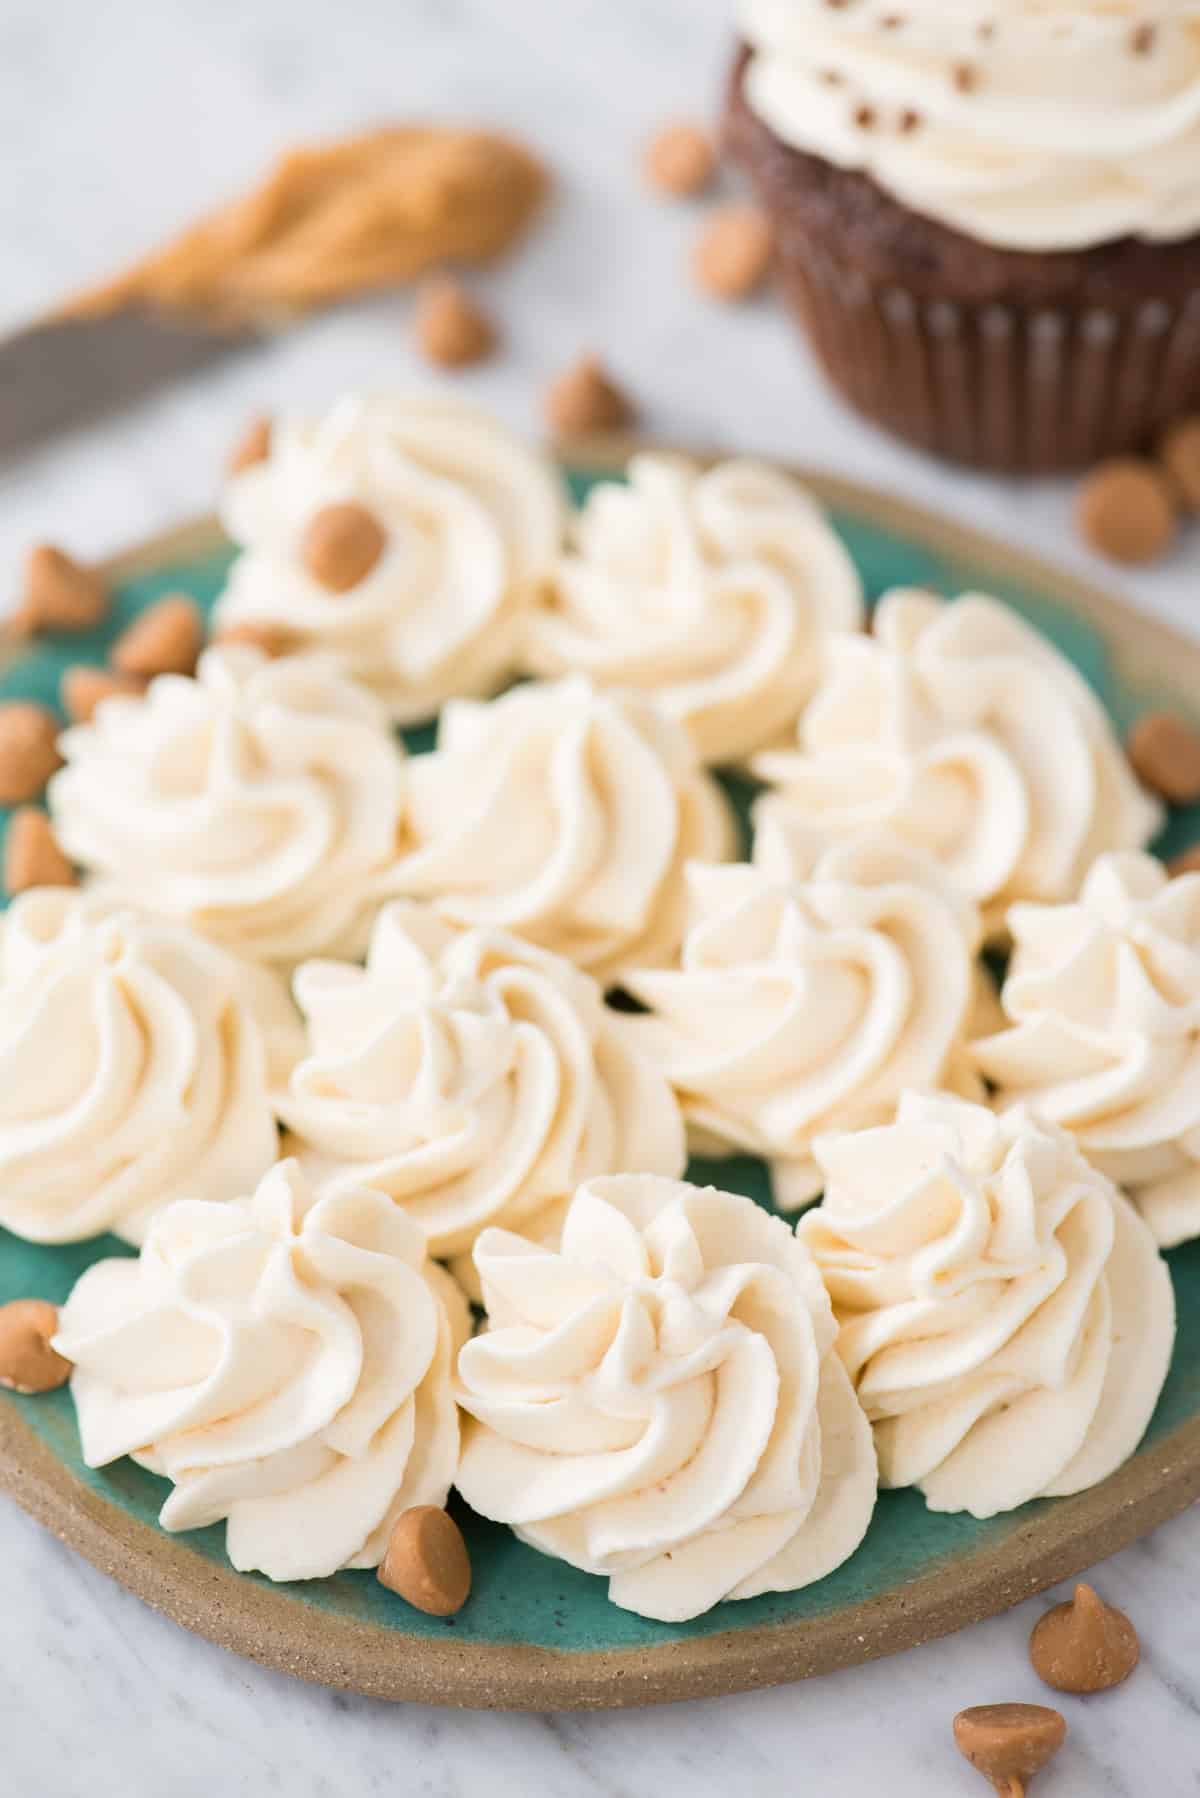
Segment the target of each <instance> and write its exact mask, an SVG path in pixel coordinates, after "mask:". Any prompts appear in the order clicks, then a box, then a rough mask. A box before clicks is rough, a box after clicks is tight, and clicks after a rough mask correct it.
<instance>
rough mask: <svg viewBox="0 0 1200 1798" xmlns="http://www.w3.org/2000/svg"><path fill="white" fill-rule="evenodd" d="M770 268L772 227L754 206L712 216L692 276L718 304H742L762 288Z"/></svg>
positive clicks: (723, 209) (730, 208)
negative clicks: (723, 302)
mask: <svg viewBox="0 0 1200 1798" xmlns="http://www.w3.org/2000/svg"><path fill="white" fill-rule="evenodd" d="M770 265H771V227H770V225H769V224H768V223H767V219H766V215H765V213H762V212H760V211H759V209H758V208H757V207H756V206H723V207H721V209H720V210H719V211H718V212H714V213H713V215H712V217H711V218H710V219H709V221H708V223H707V225H706V226H705V228H704V231H703V233H702V234H701V237H700V240H699V242H698V243H697V245H696V248H695V251H694V253H693V256H692V272H693V273H694V275H695V277H696V280H697V282H698V283H699V285H700V286H701V287H702V288H703V289H704V291H705V293H709V294H712V295H713V296H714V298H716V299H718V300H744V299H746V298H748V296H749V295H750V294H752V293H753V292H754V291H755V289H756V288H757V287H760V286H761V285H762V282H763V279H764V278H765V276H766V273H767V270H768V268H769V267H770Z"/></svg>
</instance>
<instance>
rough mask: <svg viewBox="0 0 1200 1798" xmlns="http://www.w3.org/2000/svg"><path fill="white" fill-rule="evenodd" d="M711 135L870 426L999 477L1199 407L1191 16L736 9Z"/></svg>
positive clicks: (1149, 11) (967, 3)
mask: <svg viewBox="0 0 1200 1798" xmlns="http://www.w3.org/2000/svg"><path fill="white" fill-rule="evenodd" d="M740 22H741V29H742V34H743V39H744V43H743V46H742V49H741V51H740V53H739V56H738V60H737V64H736V67H735V70H734V74H733V80H732V84H731V89H730V95H729V105H728V116H727V136H728V141H729V144H730V147H731V149H732V150H733V152H734V154H735V155H736V157H737V158H738V159H739V160H740V162H741V163H742V164H743V165H744V167H745V168H746V170H747V172H748V173H749V176H750V178H751V180H752V181H753V183H754V185H755V187H756V188H757V189H758V192H759V194H760V196H761V199H762V201H763V203H764V205H765V207H766V208H767V211H768V213H769V215H770V217H771V220H772V223H773V226H774V231H775V238H776V256H777V266H778V271H779V275H780V279H781V281H782V284H783V287H784V291H785V293H786V295H787V298H788V300H789V302H790V304H791V305H792V306H793V307H794V309H795V311H796V312H797V314H798V315H799V317H800V319H801V320H802V322H803V324H804V325H805V327H806V328H807V330H808V332H809V334H810V336H811V338H812V340H813V343H814V345H815V347H816V350H817V353H818V355H819V356H820V358H821V360H822V362H823V363H824V365H825V368H826V370H827V371H828V373H829V375H830V377H831V379H832V380H833V381H834V383H835V384H836V385H837V386H838V387H839V388H840V389H841V390H842V391H843V392H844V393H845V395H846V396H847V398H848V399H849V400H850V401H851V402H852V403H853V404H854V405H855V406H856V407H857V408H858V409H859V410H860V411H861V412H863V413H865V414H866V415H867V416H868V417H869V418H872V419H874V420H875V421H876V422H877V423H879V424H882V425H885V426H886V427H887V428H889V429H890V430H892V431H895V432H896V433H897V434H898V435H900V436H902V437H906V438H908V439H909V440H910V441H912V442H914V443H917V444H919V445H920V446H921V447H922V448H924V449H928V450H931V451H933V452H934V453H936V454H938V455H943V456H948V457H951V458H953V459H954V460H956V461H962V462H969V463H974V464H976V465H978V466H980V467H985V468H993V469H1002V470H1009V471H1021V470H1033V469H1062V468H1071V467H1077V466H1083V465H1086V464H1087V463H1090V462H1093V461H1096V460H1098V459H1100V458H1101V457H1103V456H1108V455H1113V454H1119V453H1121V452H1123V451H1127V450H1131V449H1136V448H1139V447H1141V446H1142V445H1144V444H1145V443H1147V442H1149V441H1150V440H1151V439H1152V438H1153V437H1154V435H1155V433H1156V432H1157V431H1159V430H1160V429H1161V428H1162V426H1163V425H1164V424H1165V423H1167V422H1168V421H1169V420H1170V419H1172V418H1174V417H1177V416H1178V415H1179V414H1180V413H1181V412H1182V411H1184V410H1186V409H1187V408H1189V407H1192V406H1195V405H1196V404H1197V402H1198V401H1200V3H1194V0H1122V3H1119V4H1118V3H1116V0H1108V3H1107V4H1106V3H1104V0H956V4H955V5H954V6H948V5H947V4H946V3H945V0H741V6H740Z"/></svg>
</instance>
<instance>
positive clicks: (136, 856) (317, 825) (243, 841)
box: [49, 645, 405, 963]
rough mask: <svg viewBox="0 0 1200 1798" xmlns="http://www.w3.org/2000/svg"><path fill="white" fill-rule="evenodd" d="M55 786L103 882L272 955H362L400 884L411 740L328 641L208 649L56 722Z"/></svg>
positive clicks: (61, 828)
mask: <svg viewBox="0 0 1200 1798" xmlns="http://www.w3.org/2000/svg"><path fill="white" fill-rule="evenodd" d="M59 744H60V748H61V750H62V753H63V755H64V756H65V757H66V761H67V766H66V768H64V769H63V770H62V771H61V773H60V774H59V775H58V776H56V778H55V779H54V781H53V782H52V783H51V791H50V793H49V803H50V810H51V815H52V817H53V819H54V824H55V828H56V830H57V833H58V837H59V840H60V842H61V844H62V847H63V849H64V850H65V851H66V853H67V854H68V855H69V856H70V857H71V858H72V859H73V860H74V861H76V862H78V863H79V864H80V865H81V866H82V867H83V868H84V869H85V870H86V872H87V873H88V874H89V876H90V877H91V878H92V879H93V881H97V882H100V883H102V884H103V885H104V887H105V888H106V889H110V890H112V891H115V892H117V893H120V894H122V895H126V896H129V897H132V898H133V899H135V900H136V901H137V902H138V903H139V904H142V905H145V906H147V907H149V908H151V909H152V910H154V911H157V912H162V913H165V914H166V915H167V916H170V917H173V918H178V919H179V920H181V921H182V922H185V923H188V924H190V925H192V926H193V928H194V929H196V930H198V931H199V932H200V933H201V935H203V936H207V937H211V938H212V939H213V940H214V941H217V942H220V943H223V944H225V945H226V946H227V947H229V948H232V949H235V950H238V951H239V952H241V953H243V954H245V955H249V956H253V957H255V958H257V959H259V960H263V961H272V962H280V963H287V962H295V961H299V960H301V959H302V958H304V957H307V956H310V955H347V956H355V955H361V954H362V952H363V950H364V949H365V947H366V943H367V938H368V936H369V934H370V928H371V923H372V921H373V919H374V916H375V913H376V912H377V911H378V909H379V906H380V904H381V903H382V902H383V900H384V899H385V898H386V897H387V896H388V893H389V891H390V890H391V887H390V884H389V883H390V880H391V875H392V870H393V868H394V865H395V861H396V853H397V843H398V833H399V828H400V816H401V810H402V807H403V803H404V790H405V763H404V754H403V750H402V749H401V747H400V745H399V744H398V742H397V741H396V740H395V738H394V737H393V735H392V733H391V730H390V729H389V726H388V720H387V716H386V714H385V712H384V710H383V708H382V707H381V706H380V704H379V702H378V701H377V700H376V699H375V698H374V697H373V696H372V695H371V694H370V693H368V692H367V691H366V690H365V689H364V688H362V687H360V686H358V685H356V684H355V683H354V682H352V681H350V680H347V679H346V678H345V677H344V676H343V675H341V674H339V672H338V670H337V668H336V666H334V665H333V664H332V663H330V662H329V661H328V660H326V659H325V658H322V657H314V656H307V657H303V656H297V657H291V658H286V659H284V660H282V661H276V662H272V661H269V660H268V659H267V658H266V657H265V656H264V655H263V654H262V653H261V652H260V651H258V650H255V649H251V648H248V647H246V646H244V645H236V646H230V647H229V648H215V649H210V650H208V651H207V652H206V653H205V654H204V655H203V656H202V657H201V660H200V665H199V668H198V670H197V673H196V677H195V679H194V680H193V679H188V678H186V677H183V676H178V675H163V676H160V677H159V679H157V680H155V681H152V682H151V684H150V687H149V688H148V690H147V692H146V694H145V697H144V698H129V699H123V698H120V697H116V698H112V699H109V700H107V701H106V702H105V704H104V705H103V706H101V707H100V708H99V710H98V711H97V713H96V715H95V717H94V719H93V720H92V722H91V723H90V724H89V725H86V726H77V727H76V728H75V729H73V730H69V731H67V732H66V733H65V735H64V736H62V737H61V738H60V739H59Z"/></svg>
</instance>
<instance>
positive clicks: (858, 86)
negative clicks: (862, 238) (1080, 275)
mask: <svg viewBox="0 0 1200 1798" xmlns="http://www.w3.org/2000/svg"><path fill="white" fill-rule="evenodd" d="M739 18H740V23H741V28H742V33H743V35H744V37H745V38H746V39H747V41H748V42H749V44H750V46H751V60H750V63H749V65H748V68H747V72H746V92H747V96H748V98H749V101H750V105H751V106H752V107H753V109H754V111H755V112H756V113H757V114H758V115H759V117H760V118H762V119H763V120H764V122H765V123H766V124H768V125H769V126H770V127H771V129H772V130H773V131H774V132H775V134H776V135H777V136H778V137H781V138H782V139H783V140H784V141H785V142H786V143H789V144H791V145H793V146H794V147H795V148H797V149H799V150H804V151H808V152H810V153H811V154H813V155H816V156H820V157H823V158H824V159H825V161H827V162H832V163H835V164H837V165H838V166H839V167H842V168H849V169H860V170H864V171H865V172H866V173H867V174H869V175H871V176H872V177H873V178H874V179H875V180H876V181H877V182H878V183H879V185H880V186H881V187H883V188H885V189H886V190H887V192H888V193H890V194H892V195H893V196H894V197H895V198H896V199H898V200H900V201H902V202H903V203H904V204H905V205H907V206H910V207H912V208H913V210H914V211H916V212H920V213H924V214H925V215H926V216H928V217H930V218H934V219H937V220H939V221H940V222H941V223H943V224H946V225H950V226H952V227H954V228H955V229H957V230H959V231H963V232H965V233H966V234H967V235H968V236H970V237H973V238H976V239H978V240H979V241H980V242H983V243H988V244H994V245H998V246H999V247H1000V248H1003V249H1011V250H1030V251H1044V250H1051V251H1053V250H1074V249H1080V248H1084V247H1086V246H1088V245H1091V244H1098V243H1106V242H1109V241H1111V240H1113V239H1116V238H1122V237H1126V236H1135V237H1143V238H1149V239H1174V238H1183V237H1189V236H1191V235H1192V233H1193V232H1195V231H1197V230H1200V173H1198V171H1200V5H1198V4H1197V3H1196V0H1006V3H1005V4H1003V5H997V4H996V0H954V4H953V5H948V4H947V0H904V4H903V5H902V6H896V7H876V6H869V5H866V4H863V0H853V3H851V4H841V5H837V6H834V5H833V4H832V0H740V3H739Z"/></svg>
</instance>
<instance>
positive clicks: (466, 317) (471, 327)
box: [415, 275, 496, 368]
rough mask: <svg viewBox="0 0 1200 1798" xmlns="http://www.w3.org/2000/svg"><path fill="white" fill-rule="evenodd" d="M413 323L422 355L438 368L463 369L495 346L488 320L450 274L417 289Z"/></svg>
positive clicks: (477, 360)
mask: <svg viewBox="0 0 1200 1798" xmlns="http://www.w3.org/2000/svg"><path fill="white" fill-rule="evenodd" d="M415 326H416V334H417V343H418V345H419V347H420V350H421V353H422V355H424V356H427V357H428V358H429V360H430V362H435V363H436V364H437V365H438V367H439V368H466V367H467V366H468V365H469V364H470V363H472V362H482V361H483V359H484V357H485V356H489V355H490V354H491V352H492V351H493V350H494V349H495V347H496V332H495V329H494V327H493V325H492V321H491V320H490V319H489V318H488V316H487V314H486V312H484V311H483V309H482V308H481V307H480V306H479V305H478V304H477V303H476V302H475V301H474V300H473V299H472V298H471V296H470V294H469V293H468V292H467V290H466V288H465V287H464V286H463V285H462V283H461V282H460V281H455V280H454V279H453V278H452V277H451V276H450V275H443V276H440V277H438V278H437V279H435V280H432V281H428V282H427V283H426V284H425V286H424V287H423V288H422V289H421V292H420V294H419V295H418V297H417V310H416V320H415Z"/></svg>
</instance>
